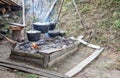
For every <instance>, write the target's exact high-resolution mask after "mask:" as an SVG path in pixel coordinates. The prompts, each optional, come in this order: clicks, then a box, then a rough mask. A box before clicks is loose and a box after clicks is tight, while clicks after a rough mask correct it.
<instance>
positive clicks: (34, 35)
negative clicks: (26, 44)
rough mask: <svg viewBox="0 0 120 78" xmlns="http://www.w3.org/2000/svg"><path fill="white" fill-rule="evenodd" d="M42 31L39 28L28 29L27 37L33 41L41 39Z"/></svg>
mask: <svg viewBox="0 0 120 78" xmlns="http://www.w3.org/2000/svg"><path fill="white" fill-rule="evenodd" d="M40 36H41V32H40V31H37V30H30V31H27V38H28V40H29V41H31V42H36V41H39V40H40Z"/></svg>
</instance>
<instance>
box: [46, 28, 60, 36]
mask: <svg viewBox="0 0 120 78" xmlns="http://www.w3.org/2000/svg"><path fill="white" fill-rule="evenodd" d="M48 35H49V36H50V37H56V36H59V31H58V30H51V31H48Z"/></svg>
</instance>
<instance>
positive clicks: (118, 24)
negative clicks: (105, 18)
mask: <svg viewBox="0 0 120 78" xmlns="http://www.w3.org/2000/svg"><path fill="white" fill-rule="evenodd" d="M113 25H114V28H115V29H120V19H119V20H115V21H114V22H113Z"/></svg>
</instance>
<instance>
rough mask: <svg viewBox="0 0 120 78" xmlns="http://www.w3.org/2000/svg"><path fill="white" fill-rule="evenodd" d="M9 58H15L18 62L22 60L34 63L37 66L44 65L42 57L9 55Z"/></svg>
mask: <svg viewBox="0 0 120 78" xmlns="http://www.w3.org/2000/svg"><path fill="white" fill-rule="evenodd" d="M10 59H12V60H15V61H19V62H24V63H28V64H31V65H36V66H39V67H44V66H43V65H44V61H43V60H42V59H34V58H28V57H22V56H15V55H11V56H10Z"/></svg>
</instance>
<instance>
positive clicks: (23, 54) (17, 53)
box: [11, 50, 44, 59]
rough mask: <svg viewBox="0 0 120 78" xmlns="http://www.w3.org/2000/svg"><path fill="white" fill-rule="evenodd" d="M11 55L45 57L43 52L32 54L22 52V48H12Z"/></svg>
mask: <svg viewBox="0 0 120 78" xmlns="http://www.w3.org/2000/svg"><path fill="white" fill-rule="evenodd" d="M11 55H16V56H22V57H28V58H34V59H43V58H44V55H42V54H40V53H39V54H38V53H36V54H31V53H25V52H22V51H21V50H11Z"/></svg>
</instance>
